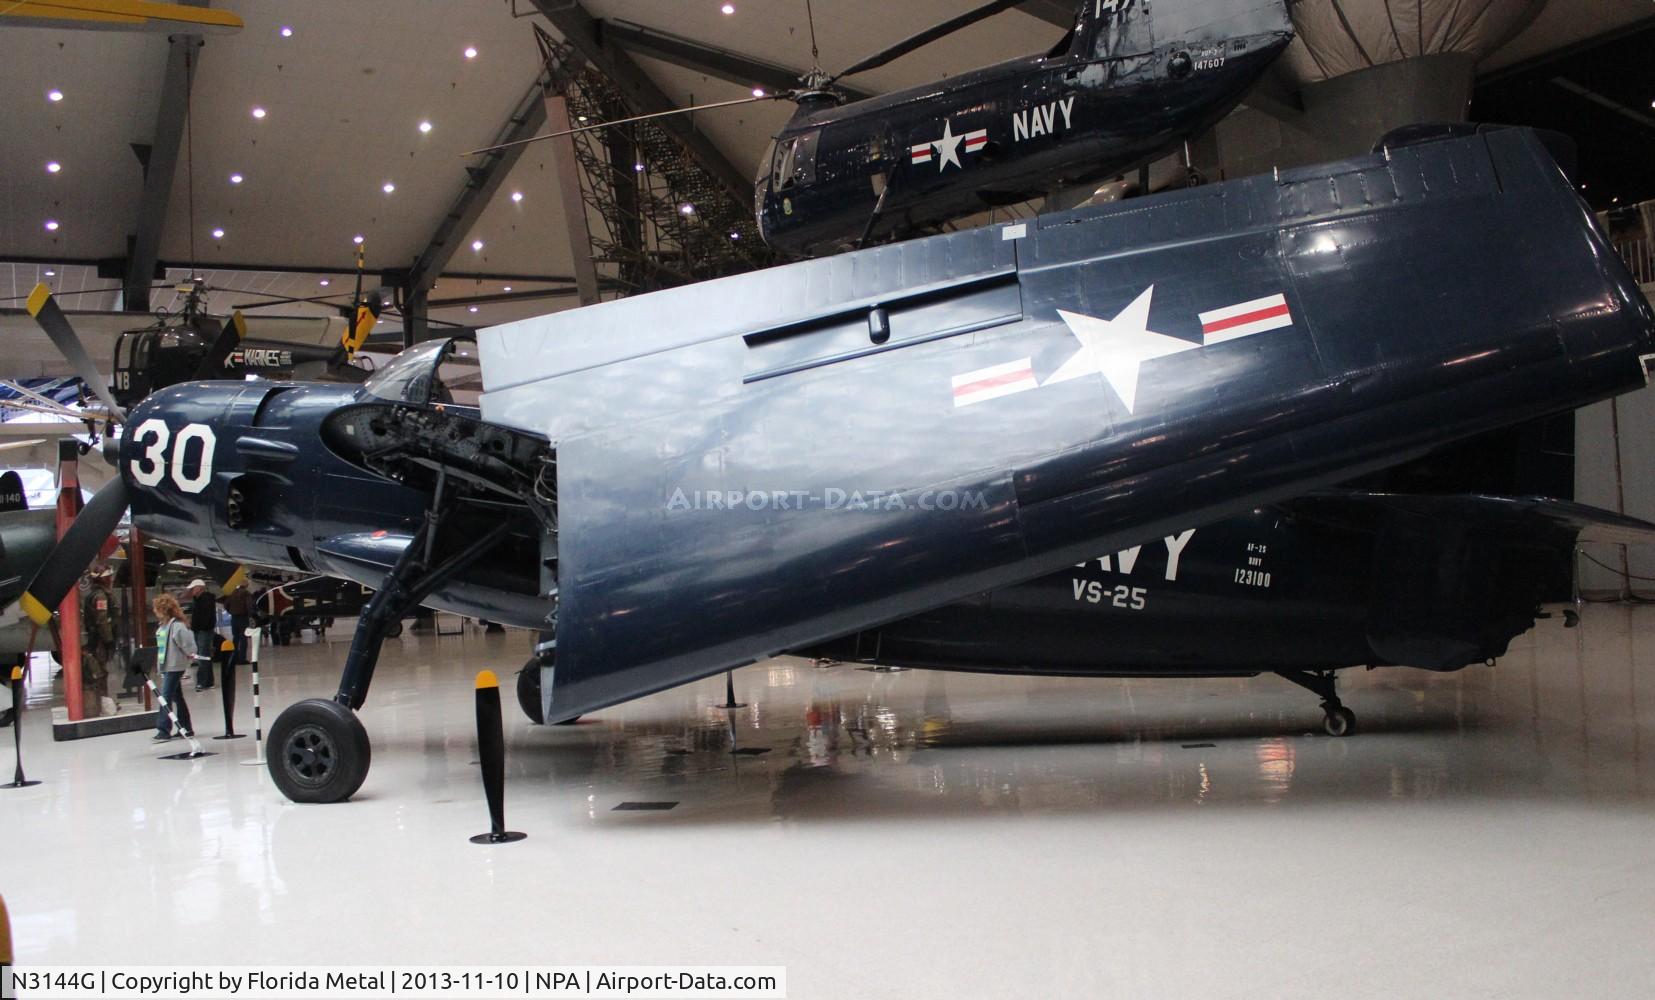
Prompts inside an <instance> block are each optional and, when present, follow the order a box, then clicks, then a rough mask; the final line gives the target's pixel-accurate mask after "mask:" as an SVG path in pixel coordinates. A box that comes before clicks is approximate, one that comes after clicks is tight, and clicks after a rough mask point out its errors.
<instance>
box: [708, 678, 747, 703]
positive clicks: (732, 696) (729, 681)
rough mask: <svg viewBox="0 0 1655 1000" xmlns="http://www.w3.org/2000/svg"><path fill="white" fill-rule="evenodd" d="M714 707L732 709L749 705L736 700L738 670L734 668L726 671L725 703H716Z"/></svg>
mask: <svg viewBox="0 0 1655 1000" xmlns="http://www.w3.org/2000/svg"><path fill="white" fill-rule="evenodd" d="M713 707H714V708H725V709H731V710H734V709H737V708H746V707H747V703H746V702H740V701H736V672H735V671H734V670H726V671H724V704H722V705H714V706H713Z"/></svg>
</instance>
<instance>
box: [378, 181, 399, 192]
mask: <svg viewBox="0 0 1655 1000" xmlns="http://www.w3.org/2000/svg"><path fill="white" fill-rule="evenodd" d="M379 189H380V190H381V191H383V192H385V193H386V194H390V193H391V192H392V191H395V190H396V189H397V186H396V185H395V184H392V183H391V182H390V181H386V182H385V183H384V184H382V185H380V188H379Z"/></svg>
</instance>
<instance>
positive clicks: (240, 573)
mask: <svg viewBox="0 0 1655 1000" xmlns="http://www.w3.org/2000/svg"><path fill="white" fill-rule="evenodd" d="M197 558H199V559H200V560H201V562H202V564H203V565H205V566H206V567H207V572H208V573H209V574H211V576H212V578H213V579H214V580H216V581H217V582H218V592H219V593H220V594H229V593H231V592H232V591H235V590H237V589H239V588H241V587H245V586H246V585H247V567H246V566H243V565H242V564H240V563H233V562H225V561H224V560H223V559H214V558H213V557H212V556H198V557H197Z"/></svg>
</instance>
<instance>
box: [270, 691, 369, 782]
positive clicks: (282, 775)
mask: <svg viewBox="0 0 1655 1000" xmlns="http://www.w3.org/2000/svg"><path fill="white" fill-rule="evenodd" d="M269 754H270V756H269V759H268V761H267V764H268V766H269V768H270V777H271V779H272V780H273V781H275V782H276V787H277V788H279V789H281V792H282V794H283V795H285V796H287V797H288V798H289V799H292V800H293V801H294V802H343V801H345V800H346V799H348V798H350V797H351V796H352V795H354V794H356V790H357V789H359V788H361V787H362V782H363V779H365V778H367V776H368V764H369V761H370V760H371V757H372V751H371V748H370V747H369V745H368V731H367V730H366V729H364V728H363V726H362V720H361V719H358V718H357V717H356V713H355V712H353V711H351V710H350V709H348V708H346V707H345V706H344V705H341V704H339V703H338V702H336V701H328V700H327V699H325V698H308V699H306V700H304V701H301V702H298V703H297V704H294V705H289V706H288V707H287V708H286V709H285V710H284V711H283V712H282V713H281V714H280V715H278V716H276V723H275V725H273V726H271V727H270V750H269Z"/></svg>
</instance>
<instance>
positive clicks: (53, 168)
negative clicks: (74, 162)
mask: <svg viewBox="0 0 1655 1000" xmlns="http://www.w3.org/2000/svg"><path fill="white" fill-rule="evenodd" d="M62 169H63V164H61V163H59V162H58V161H56V160H49V161H47V163H46V172H47V173H48V174H55V173H57V172H58V171H59V170H62Z"/></svg>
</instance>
